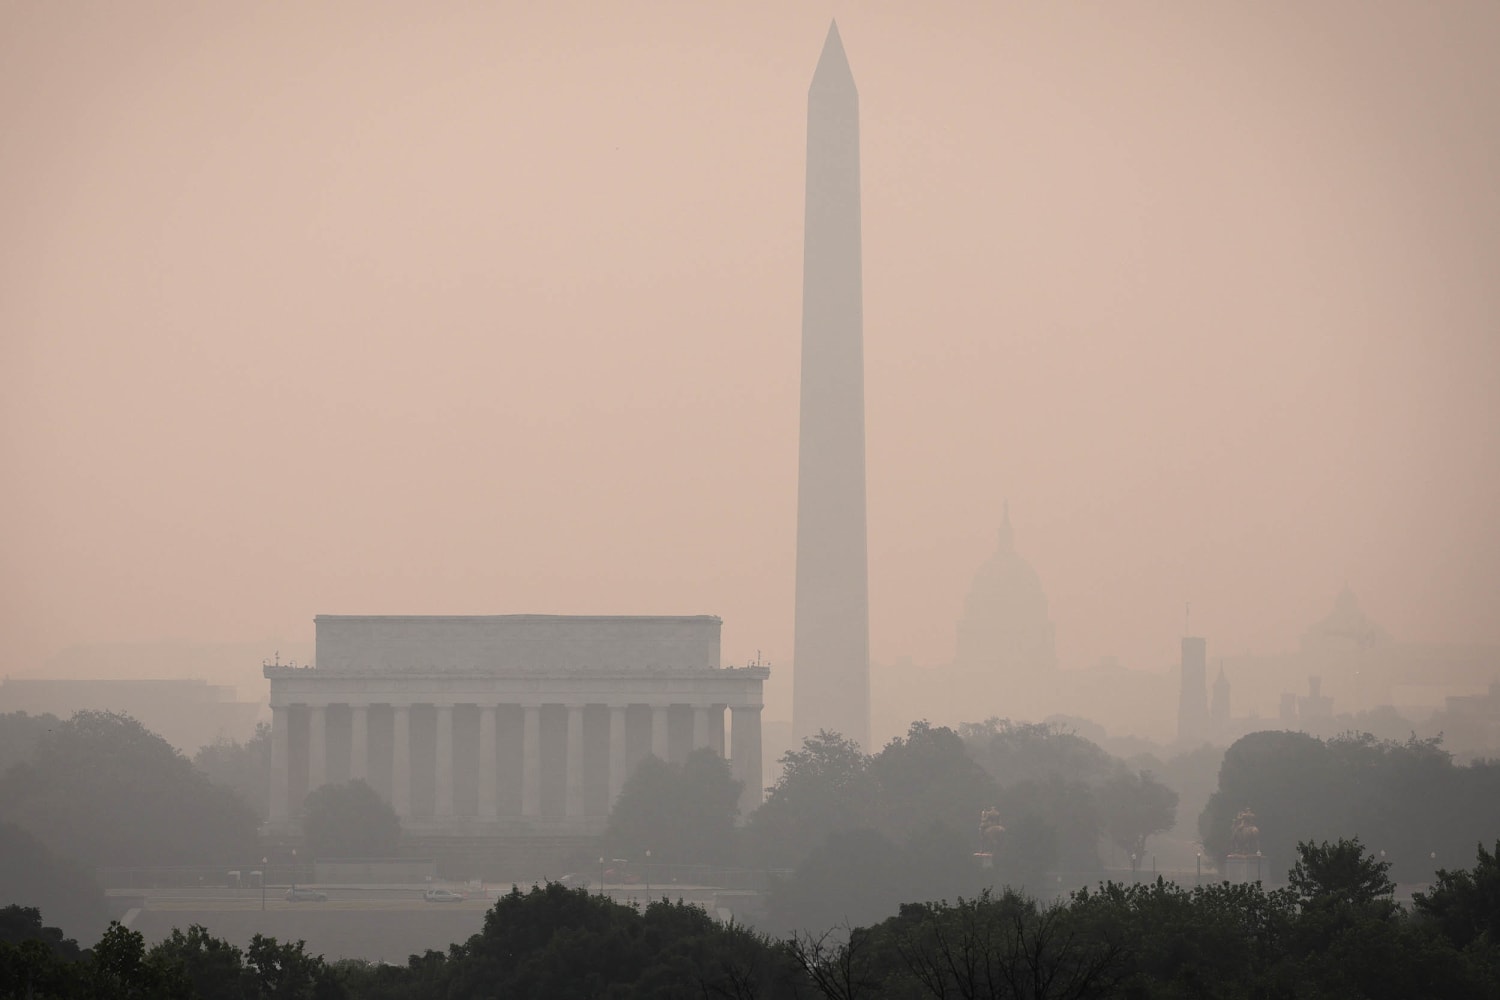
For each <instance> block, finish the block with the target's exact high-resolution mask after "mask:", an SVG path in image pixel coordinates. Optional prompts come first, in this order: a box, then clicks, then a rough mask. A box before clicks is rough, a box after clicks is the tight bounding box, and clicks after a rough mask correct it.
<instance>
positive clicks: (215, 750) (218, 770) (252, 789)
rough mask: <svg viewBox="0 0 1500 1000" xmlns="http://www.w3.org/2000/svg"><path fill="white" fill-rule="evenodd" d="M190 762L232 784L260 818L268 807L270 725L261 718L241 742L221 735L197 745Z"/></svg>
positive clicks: (212, 777) (213, 778)
mask: <svg viewBox="0 0 1500 1000" xmlns="http://www.w3.org/2000/svg"><path fill="white" fill-rule="evenodd" d="M193 766H194V767H196V768H197V769H198V770H200V771H202V772H203V773H204V774H206V775H208V777H209V780H211V781H212V782H213V783H214V784H216V785H223V786H224V787H226V788H232V789H234V791H235V792H236V793H237V794H238V795H239V797H240V798H241V799H243V800H244V801H245V803H246V804H247V805H249V806H250V807H251V808H252V809H254V810H255V814H256V815H257V816H259V817H260V818H261V819H262V820H264V819H266V818H267V817H268V816H269V815H270V809H271V725H270V723H267V722H262V723H260V724H259V725H257V726H256V727H255V734H254V735H253V736H251V737H250V738H249V739H248V740H246V741H245V742H243V743H240V742H239V741H237V740H231V739H228V738H221V739H219V740H217V741H216V742H213V743H210V744H208V745H207V746H204V747H200V748H199V750H198V752H197V753H196V754H194V755H193Z"/></svg>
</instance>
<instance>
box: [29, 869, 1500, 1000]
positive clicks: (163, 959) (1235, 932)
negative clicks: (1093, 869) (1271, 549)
mask: <svg viewBox="0 0 1500 1000" xmlns="http://www.w3.org/2000/svg"><path fill="white" fill-rule="evenodd" d="M1496 853H1500V843H1497V844H1496ZM1496 853H1491V852H1489V851H1486V850H1484V849H1483V848H1481V849H1480V850H1479V852H1478V859H1477V863H1476V865H1475V866H1474V868H1473V869H1468V870H1463V871H1452V872H1444V873H1443V875H1442V876H1441V877H1440V878H1439V880H1438V882H1437V883H1436V884H1435V885H1434V887H1433V889H1432V891H1431V892H1429V893H1426V894H1423V895H1422V896H1420V897H1418V899H1417V901H1416V905H1415V907H1414V908H1413V909H1412V910H1407V909H1406V908H1404V907H1402V906H1400V905H1398V904H1396V903H1395V902H1394V901H1393V900H1392V899H1391V897H1390V890H1391V888H1392V885H1391V883H1390V881H1389V879H1388V877H1387V875H1386V873H1387V870H1388V868H1389V863H1388V862H1382V861H1380V860H1379V859H1378V858H1376V857H1372V856H1370V855H1369V853H1368V851H1366V850H1365V849H1364V848H1363V846H1362V845H1361V844H1359V843H1358V842H1357V841H1337V842H1333V843H1326V842H1325V843H1321V844H1311V843H1302V844H1299V845H1298V846H1297V850H1296V856H1297V859H1298V860H1297V864H1296V867H1295V868H1294V869H1293V872H1292V875H1291V879H1290V881H1291V885H1290V886H1289V887H1287V888H1284V889H1275V890H1267V889H1264V888H1263V887H1261V886H1260V885H1258V884H1253V885H1230V884H1228V883H1220V884H1217V885H1211V886H1200V887H1196V888H1192V889H1187V888H1182V887H1179V886H1176V885H1173V884H1171V883H1168V882H1165V881H1162V880H1160V879H1158V880H1156V881H1154V882H1150V883H1144V884H1136V885H1128V886H1126V885H1118V884H1113V883H1105V884H1103V885H1101V886H1099V888H1098V889H1097V890H1093V891H1080V892H1077V893H1074V894H1073V895H1072V896H1071V897H1070V898H1069V899H1068V900H1066V901H1065V902H1061V903H1057V904H1052V905H1043V904H1039V903H1037V902H1035V901H1034V900H1032V899H1030V898H1028V897H1026V896H1024V895H1021V894H1018V893H1016V892H1012V891H1009V890H1005V891H1001V892H999V893H990V892H987V891H986V892H981V893H979V894H977V895H976V896H974V897H972V898H958V899H957V900H956V901H955V902H952V903H949V902H941V901H939V902H926V903H908V904H905V905H903V906H901V907H900V908H899V911H898V912H897V913H896V914H895V915H893V916H888V917H886V918H885V919H883V920H880V921H879V922H877V923H872V924H870V925H868V926H863V927H857V926H848V927H846V928H845V929H844V931H843V932H842V933H836V934H821V935H809V934H798V935H794V936H792V937H790V938H788V939H785V940H775V939H772V938H768V937H765V936H763V935H760V934H756V933H754V932H752V931H749V930H746V929H745V928H742V927H737V926H735V925H733V924H725V923H721V922H719V921H717V920H715V919H713V918H712V917H710V916H709V915H708V914H707V913H705V912H704V911H702V910H700V909H698V908H696V907H693V906H687V905H684V904H682V903H675V904H674V903H670V902H668V901H666V900H660V901H657V902H654V903H652V904H650V905H649V906H647V907H646V908H645V909H644V910H642V909H639V908H637V907H633V906H626V905H622V904H619V903H614V902H611V901H610V900H608V899H605V898H604V897H601V896H591V895H589V894H588V893H587V891H586V890H583V889H566V888H564V887H562V886H560V885H556V884H551V885H547V886H545V887H539V888H536V889H533V890H531V891H529V892H525V893H523V892H521V891H520V890H513V891H512V892H511V893H510V894H509V895H507V896H505V897H503V898H502V899H500V900H499V901H498V902H497V903H496V904H495V906H494V907H493V908H492V909H491V910H490V911H489V913H487V914H486V915H485V922H484V929H483V931H481V932H480V933H479V934H476V935H474V936H473V937H471V938H470V939H469V940H468V941H466V942H464V943H462V944H455V945H453V946H452V947H450V948H449V950H448V951H447V952H446V953H443V952H428V953H426V954H425V955H414V956H412V957H411V959H410V961H409V962H408V963H407V964H406V965H405V966H375V965H370V964H367V963H359V962H343V963H337V964H335V965H329V964H327V963H325V962H324V961H323V960H322V959H321V958H317V957H314V956H309V955H307V954H306V953H305V951H304V949H303V948H302V946H301V945H300V944H295V945H283V944H279V943H277V942H276V941H274V940H272V939H268V938H263V937H258V936H257V937H256V938H254V939H253V941H252V942H251V945H250V947H249V948H248V949H246V950H244V951H241V950H240V949H239V948H237V947H235V946H233V945H231V944H228V943H226V942H224V941H220V940H217V939H215V938H213V937H212V936H211V935H209V934H208V933H207V932H206V931H204V930H203V928H201V927H190V928H189V929H188V930H187V931H186V932H185V933H184V932H174V933H173V934H172V936H171V937H170V938H168V939H167V940H165V941H162V942H160V943H159V944H157V945H155V946H154V947H151V948H146V947H145V945H144V942H143V941H142V940H141V937H140V935H138V934H135V933H134V932H132V931H129V930H127V929H125V928H122V927H120V926H119V925H111V927H110V929H109V930H108V931H107V932H106V933H105V934H104V936H103V938H101V939H100V941H99V942H98V944H96V945H95V946H94V947H93V949H91V950H90V951H88V952H80V951H79V950H78V948H77V946H76V944H74V943H73V942H70V941H67V940H66V939H64V938H63V937H62V936H61V934H60V933H58V932H57V931H56V930H55V929H49V928H45V927H43V925H42V923H41V920H40V917H39V915H38V914H37V912H36V911H35V910H21V909H19V908H16V907H12V908H10V909H9V910H4V911H0V997H20V996H34V997H38V998H49V997H84V998H91V997H129V996H142V997H147V996H149V997H167V998H179V997H180V998H189V997H203V998H215V1000H217V998H234V1000H260V998H272V997H278V998H279V997H291V998H323V997H327V998H334V997H344V996H350V997H370V998H375V1000H420V998H428V997H434V998H435V997H446V998H455V1000H458V998H482V997H512V996H514V997H549V998H551V997H559V998H570V997H611V998H619V1000H625V998H633V997H735V998H751V997H763V998H780V997H826V998H837V1000H850V998H857V997H882V998H884V997H890V998H896V1000H904V998H910V1000H917V998H926V997H942V998H947V997H963V998H978V997H995V998H1000V997H1005V998H1028V1000H1033V998H1034V1000H1043V998H1068V1000H1091V998H1113V997H1118V998H1139V1000H1152V998H1162V1000H1177V998H1187V997H1220V998H1227V1000H1236V998H1251V997H1284V998H1288V1000H1295V998H1303V997H1305V998H1344V997H1349V998H1369V1000H1386V998H1391V1000H1396V998H1400V1000H1406V998H1409V997H1417V996H1434V997H1438V996H1440V997H1444V998H1454V1000H1468V998H1489V997H1494V996H1497V995H1500V940H1497V938H1496V929H1497V927H1500V895H1497V894H1496V892H1495V888H1496V887H1497V886H1500V861H1497V857H1496Z"/></svg>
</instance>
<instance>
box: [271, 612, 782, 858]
mask: <svg viewBox="0 0 1500 1000" xmlns="http://www.w3.org/2000/svg"><path fill="white" fill-rule="evenodd" d="M315 623H316V629H317V645H316V659H315V664H316V665H315V666H311V667H289V666H280V665H267V666H266V668H265V675H266V677H267V678H268V679H269V680H270V682H271V726H272V729H271V804H270V823H269V826H268V832H272V833H292V832H295V830H296V829H297V827H298V824H299V815H300V813H301V805H302V802H303V799H304V798H305V797H306V795H307V793H308V791H310V790H311V789H314V788H317V787H318V786H320V785H322V784H324V783H326V782H340V781H345V780H348V779H351V778H360V779H363V780H365V781H367V782H369V783H370V784H371V785H372V786H373V787H374V788H375V789H376V790H377V791H379V792H380V793H381V794H382V795H383V796H385V797H386V799H387V800H388V801H389V802H390V803H391V806H392V807H393V808H394V809H395V810H396V814H397V815H398V816H400V818H401V824H402V827H403V828H404V829H405V830H407V831H408V832H410V833H415V834H420V835H445V834H448V835H453V836H539V835H540V836H585V835H594V834H598V833H600V832H602V831H603V829H604V824H605V820H606V819H607V817H608V814H609V810H610V807H611V806H612V805H613V803H614V801H615V799H616V797H617V796H619V794H620V789H621V787H622V786H623V785H624V783H625V780H626V779H627V778H628V777H629V776H630V774H631V772H632V771H633V770H634V769H635V766H636V765H637V764H638V763H639V762H640V761H641V759H642V758H643V757H645V756H646V755H647V754H655V755H656V756H657V757H660V758H661V759H663V760H667V761H681V760H682V759H684V758H685V757H686V756H687V755H688V753H689V752H691V751H692V750H694V749H697V748H700V747H708V748H710V749H712V750H713V751H714V752H715V753H718V754H719V755H721V756H723V755H724V753H725V749H726V742H727V744H728V750H729V754H728V757H729V762H730V767H731V770H732V773H733V775H734V777H735V779H736V780H738V781H740V782H742V783H743V786H742V791H741V796H740V812H741V814H742V815H744V814H748V813H749V812H750V811H751V810H752V809H754V808H755V807H756V806H757V805H759V804H760V800H761V791H762V789H761V739H760V714H761V686H762V684H763V683H764V681H765V680H766V678H767V676H768V675H769V672H770V671H769V669H768V668H766V667H761V666H751V667H738V668H725V667H721V666H720V665H719V631H720V628H721V627H722V624H723V623H722V622H721V620H720V619H718V618H716V617H713V616H709V615H698V616H692V617H611V616H558V615H485V616H448V615H431V616H427V615H423V616H415V615H370V616H366V615H319V616H318V617H317V618H316V619H315ZM726 730H727V740H726Z"/></svg>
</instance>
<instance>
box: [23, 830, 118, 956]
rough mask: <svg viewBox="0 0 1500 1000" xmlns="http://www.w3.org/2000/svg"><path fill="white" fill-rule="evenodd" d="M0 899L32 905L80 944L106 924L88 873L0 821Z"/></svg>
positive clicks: (100, 893)
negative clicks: (49, 915)
mask: <svg viewBox="0 0 1500 1000" xmlns="http://www.w3.org/2000/svg"><path fill="white" fill-rule="evenodd" d="M0 900H4V901H6V902H9V903H19V904H21V905H23V906H32V907H38V908H40V909H41V910H42V911H44V912H46V913H49V914H51V915H52V919H54V920H56V921H57V922H58V924H59V926H61V927H63V928H64V929H66V930H67V931H68V932H69V933H70V934H72V935H73V936H75V937H81V938H84V939H86V940H87V939H90V938H93V937H94V936H95V935H97V934H99V933H100V932H101V931H102V930H103V929H104V928H105V927H106V926H108V924H109V909H108V907H107V906H106V905H105V901H104V891H103V890H102V889H100V888H99V885H98V883H97V882H95V881H94V876H93V873H92V872H90V871H88V870H87V869H86V868H84V867H83V866H81V865H78V864H74V863H72V862H69V861H66V860H64V859H61V858H57V857H54V856H53V855H52V853H51V852H50V851H48V850H47V848H46V847H44V846H42V843H41V842H40V841H39V840H37V839H36V838H35V837H33V836H32V835H31V834H29V833H27V832H26V831H25V830H23V829H21V828H20V827H19V826H16V825H15V824H13V823H0Z"/></svg>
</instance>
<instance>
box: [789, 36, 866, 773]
mask: <svg viewBox="0 0 1500 1000" xmlns="http://www.w3.org/2000/svg"><path fill="white" fill-rule="evenodd" d="M805 211H806V215H805V228H804V232H803V244H802V404H801V405H802V413H801V421H802V422H801V438H800V442H799V444H800V447H799V453H798V463H797V610H796V615H797V617H796V624H795V636H794V639H793V644H794V645H793V650H792V731H793V735H794V736H795V737H796V738H797V739H798V740H801V739H802V738H804V737H806V736H811V735H813V734H815V733H816V732H818V731H819V730H821V729H827V730H831V731H835V732H838V733H840V734H842V735H844V736H846V737H849V738H850V739H853V740H856V741H857V742H858V743H859V745H860V746H861V747H862V748H864V749H865V750H866V751H868V750H870V749H871V748H870V746H869V740H870V610H869V570H868V555H867V552H866V548H867V542H866V535H865V371H864V306H863V292H862V290H861V278H860V272H861V264H860V226H859V92H858V91H857V90H856V89H855V87H854V76H853V74H852V73H850V71H849V62H848V60H847V59H846V58H845V57H844V45H843V42H842V40H841V39H840V38H839V29H838V25H837V24H836V23H835V24H833V25H831V26H830V27H829V29H828V38H827V40H826V41H825V42H824V43H823V54H822V55H821V56H820V57H819V59H818V68H817V69H816V70H815V71H814V72H813V79H812V86H811V87H810V88H808V93H807V205H806V209H805Z"/></svg>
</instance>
